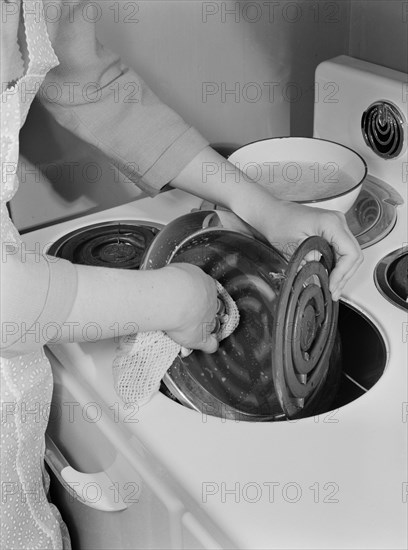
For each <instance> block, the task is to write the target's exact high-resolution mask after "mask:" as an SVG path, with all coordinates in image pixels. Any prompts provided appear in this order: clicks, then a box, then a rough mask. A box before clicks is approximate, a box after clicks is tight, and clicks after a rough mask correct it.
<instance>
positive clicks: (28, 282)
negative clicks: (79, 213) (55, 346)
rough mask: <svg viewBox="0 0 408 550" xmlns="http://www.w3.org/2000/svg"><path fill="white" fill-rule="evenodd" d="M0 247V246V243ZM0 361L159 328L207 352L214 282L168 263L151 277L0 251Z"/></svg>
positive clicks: (211, 342) (212, 344) (213, 343)
mask: <svg viewBox="0 0 408 550" xmlns="http://www.w3.org/2000/svg"><path fill="white" fill-rule="evenodd" d="M3 244H4V243H3ZM1 260H2V261H1V344H0V352H1V355H2V356H5V357H13V356H18V355H23V354H27V353H30V352H32V351H35V350H38V349H40V348H41V347H42V346H43V345H44V344H46V343H48V342H53V343H62V342H74V341H86V340H90V341H95V340H98V339H103V338H112V337H118V336H122V335H124V334H132V333H134V332H138V331H149V330H164V331H166V332H167V333H168V334H169V335H170V336H171V337H172V338H173V339H174V340H175V341H177V342H178V343H179V344H181V345H182V346H184V347H187V348H197V349H203V350H205V351H207V352H212V351H215V350H216V349H217V347H218V343H217V340H216V338H215V337H214V336H212V335H209V334H208V333H209V332H210V331H211V328H213V326H214V318H215V313H216V307H217V304H216V295H217V291H216V286H215V282H214V280H213V279H212V278H211V277H209V276H208V275H206V274H205V273H204V272H203V271H202V270H201V269H199V268H197V267H195V266H190V265H186V264H172V265H171V266H168V267H165V268H163V269H158V270H153V271H132V270H124V269H109V268H102V267H90V266H82V265H74V264H71V263H70V262H68V261H66V260H62V259H61V258H53V257H50V256H44V255H42V254H34V253H33V252H32V251H30V252H29V253H28V254H27V253H25V251H24V245H22V247H21V248H18V247H16V246H13V247H6V246H3V247H2V258H1Z"/></svg>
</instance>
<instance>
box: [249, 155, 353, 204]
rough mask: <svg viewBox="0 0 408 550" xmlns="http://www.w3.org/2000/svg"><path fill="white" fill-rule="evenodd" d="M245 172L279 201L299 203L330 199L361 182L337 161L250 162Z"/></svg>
mask: <svg viewBox="0 0 408 550" xmlns="http://www.w3.org/2000/svg"><path fill="white" fill-rule="evenodd" d="M241 170H242V171H243V172H245V174H246V175H247V176H248V177H249V178H251V179H253V180H254V181H257V182H258V183H259V184H260V185H262V186H263V187H265V188H267V189H268V190H269V191H270V192H271V193H273V195H274V196H275V197H277V198H278V199H282V200H288V201H295V202H303V201H315V200H323V199H329V198H332V197H334V196H337V195H342V194H343V193H346V192H347V191H350V190H351V189H352V188H353V187H355V185H356V184H357V183H358V182H357V181H356V180H355V178H353V177H352V176H350V174H348V173H347V172H346V171H345V170H343V169H341V168H339V166H338V165H337V164H336V163H335V162H327V163H325V164H320V163H318V162H314V163H311V162H293V161H281V162H264V163H261V164H259V163H248V164H246V165H244V166H242V167H241Z"/></svg>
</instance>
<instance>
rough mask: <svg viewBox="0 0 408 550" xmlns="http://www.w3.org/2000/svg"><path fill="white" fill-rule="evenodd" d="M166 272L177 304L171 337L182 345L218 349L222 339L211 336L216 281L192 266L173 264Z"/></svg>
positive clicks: (174, 301)
mask: <svg viewBox="0 0 408 550" xmlns="http://www.w3.org/2000/svg"><path fill="white" fill-rule="evenodd" d="M162 272H163V275H164V277H165V278H164V279H163V284H165V285H167V288H168V291H169V293H171V300H172V302H173V308H172V311H171V312H168V319H171V321H170V322H171V327H170V328H168V329H167V330H166V332H167V334H168V335H169V336H170V338H172V339H173V340H175V341H176V342H177V343H178V344H180V345H181V346H184V347H186V348H189V349H201V350H203V351H205V352H207V353H213V352H214V351H216V350H217V349H218V340H217V338H216V337H215V336H214V335H213V334H211V332H212V330H213V329H214V327H215V316H216V312H217V287H216V284H215V281H214V279H213V278H212V277H210V276H209V275H207V274H206V273H204V271H202V270H201V269H200V268H199V267H197V266H194V265H190V264H181V263H180V264H177V263H175V264H171V265H169V266H167V267H165V268H163V269H162Z"/></svg>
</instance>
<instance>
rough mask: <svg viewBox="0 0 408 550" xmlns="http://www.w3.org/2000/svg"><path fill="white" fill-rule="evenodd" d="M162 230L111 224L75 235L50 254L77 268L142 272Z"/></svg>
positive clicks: (141, 224) (58, 243) (136, 224)
mask: <svg viewBox="0 0 408 550" xmlns="http://www.w3.org/2000/svg"><path fill="white" fill-rule="evenodd" d="M160 229H161V226H159V225H158V224H157V225H156V224H150V223H147V222H146V223H144V222H137V221H135V222H107V223H101V224H95V225H91V226H88V227H85V228H81V229H78V230H76V231H73V232H71V233H69V234H67V235H65V236H64V237H62V238H61V239H59V240H58V241H56V242H55V243H54V244H53V245H52V246H51V248H50V249H49V251H48V254H50V255H52V256H58V257H60V258H64V259H66V260H69V261H71V262H72V263H74V264H82V265H93V266H100V267H115V268H118V269H139V267H140V264H141V261H142V258H143V255H144V253H145V251H146V250H147V249H148V248H149V246H150V244H151V242H152V241H153V239H154V237H155V236H156V235H157V233H158V232H159V231H160Z"/></svg>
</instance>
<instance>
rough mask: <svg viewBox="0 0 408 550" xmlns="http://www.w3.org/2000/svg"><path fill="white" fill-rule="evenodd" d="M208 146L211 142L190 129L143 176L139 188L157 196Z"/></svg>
mask: <svg viewBox="0 0 408 550" xmlns="http://www.w3.org/2000/svg"><path fill="white" fill-rule="evenodd" d="M208 145H209V142H208V141H207V140H206V139H205V138H203V137H202V136H201V134H200V133H199V132H197V130H195V129H194V128H192V127H189V128H188V129H187V130H186V131H185V132H184V133H183V134H182V135H181V136H180V137H179V138H178V139H177V140H176V141H174V142H173V143H172V144H171V145H170V146H169V147H168V148H167V149H166V150H165V151H164V152H163V153H162V154H161V155H160V157H159V158H158V159H157V160H156V162H155V163H154V164H153V165H152V166H151V167H150V168H149V169H148V170H147V171H146V172H145V173H144V174H143V175H142V177H141V179H140V180H139V183H138V185H139V187H141V188H142V189H143V190H144V191H146V192H147V193H149V195H151V196H154V195H156V194H157V193H158V192H159V191H160V189H161V188H162V187H164V186H165V185H167V184H168V183H170V182H171V181H172V180H173V179H174V178H175V177H176V176H178V174H179V173H180V172H181V171H182V170H183V168H185V167H186V166H187V164H189V162H191V161H192V160H193V158H194V157H195V156H197V155H198V154H199V153H200V152H201V151H202V150H203V149H205V148H206V147H208Z"/></svg>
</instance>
